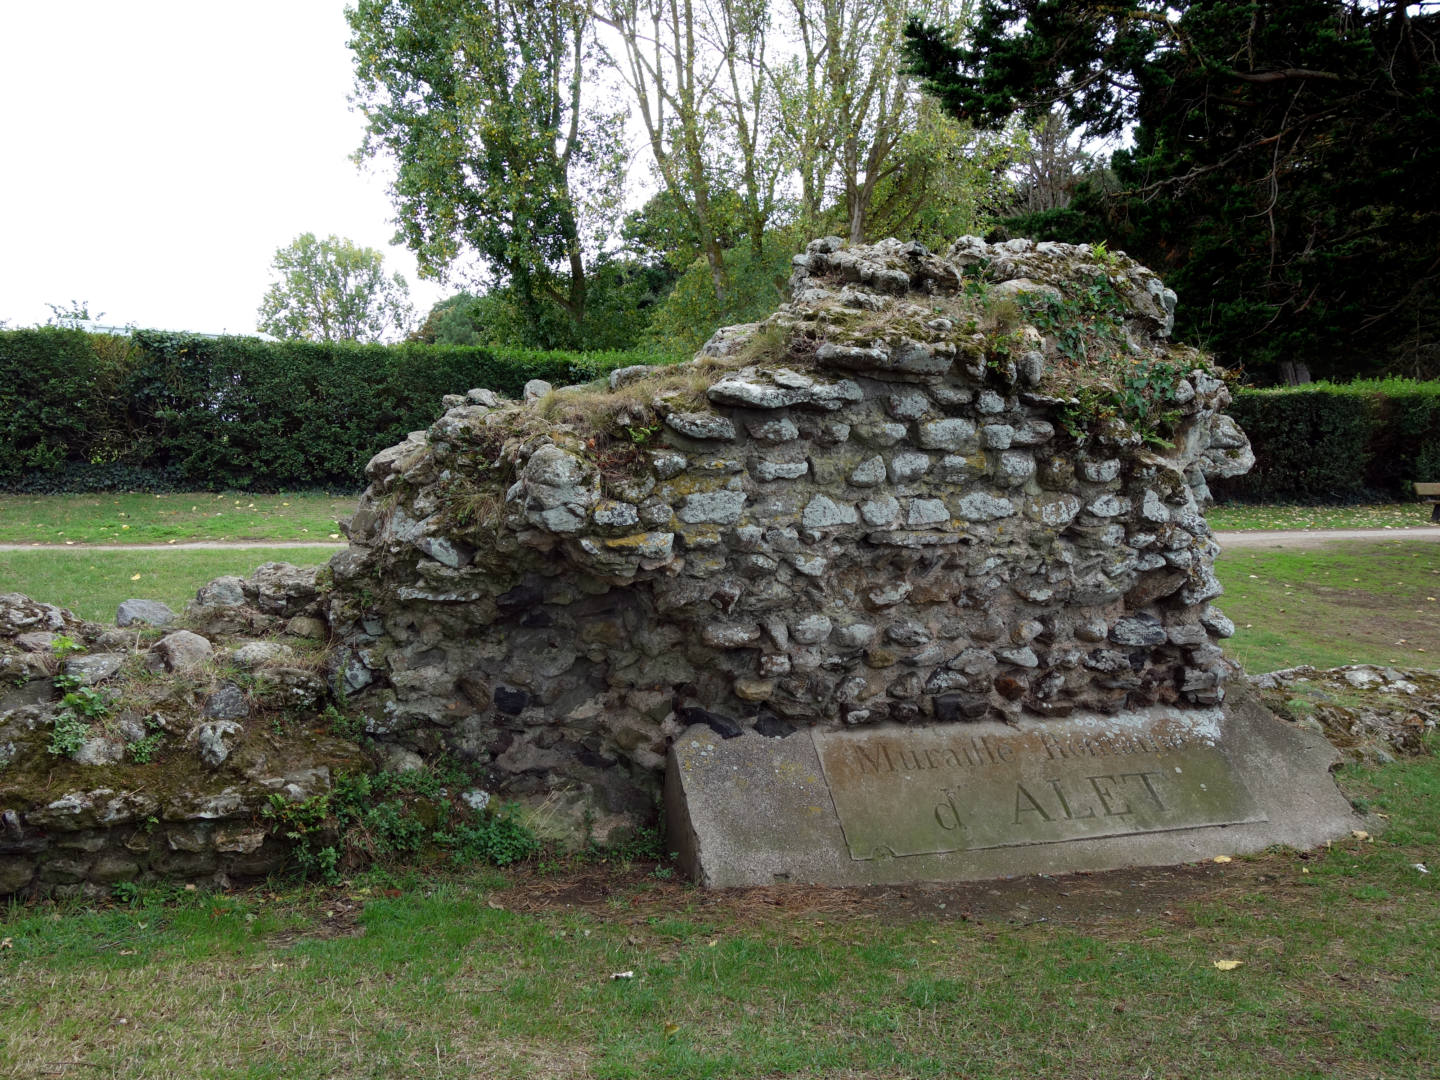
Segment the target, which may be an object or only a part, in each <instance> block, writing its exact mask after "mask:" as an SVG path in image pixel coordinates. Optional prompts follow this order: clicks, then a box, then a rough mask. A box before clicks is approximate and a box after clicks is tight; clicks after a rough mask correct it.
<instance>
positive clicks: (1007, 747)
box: [814, 718, 1265, 860]
mask: <svg viewBox="0 0 1440 1080" xmlns="http://www.w3.org/2000/svg"><path fill="white" fill-rule="evenodd" d="M967 730H968V731H973V730H974V728H973V727H972V728H969V729H965V728H959V727H956V726H954V725H947V726H945V727H939V728H919V729H908V730H906V729H888V730H881V731H872V732H816V733H815V735H814V739H815V747H816V750H817V752H818V753H819V756H820V762H821V765H822V767H823V768H824V771H825V777H826V780H827V781H828V783H829V786H830V790H831V794H832V796H833V798H834V803H835V810H836V813H837V814H838V816H839V819H840V826H841V829H842V831H843V832H844V834H845V842H846V845H847V846H848V848H849V852H850V857H851V858H852V859H857V860H866V859H876V858H888V857H904V856H907V855H930V854H942V853H945V852H956V851H976V850H982V849H986V848H999V847H1018V846H1027V845H1033V844H1053V843H1063V842H1066V841H1073V840H1088V839H1097V838H1100V837H1107V836H1124V835H1128V834H1132V833H1146V832H1169V831H1175V830H1183V829H1194V828H1200V827H1204V826H1209V825H1236V824H1241V823H1245V822H1254V821H1264V820H1265V817H1264V815H1263V814H1261V813H1259V811H1258V810H1257V809H1256V806H1255V803H1254V800H1253V799H1252V798H1251V796H1250V793H1249V792H1248V791H1247V790H1246V789H1245V786H1244V784H1243V783H1242V782H1241V780H1240V777H1239V776H1238V775H1237V774H1236V772H1235V769H1234V767H1233V766H1232V765H1231V763H1230V761H1229V760H1228V759H1227V758H1226V757H1225V755H1224V754H1223V753H1222V752H1221V750H1220V749H1219V748H1218V747H1217V746H1216V745H1215V742H1214V739H1213V736H1212V735H1211V734H1210V732H1209V730H1208V728H1207V724H1206V723H1205V721H1203V720H1202V721H1200V722H1196V721H1194V720H1181V719H1179V718H1159V719H1147V721H1146V722H1145V723H1143V724H1129V725H1117V726H1114V727H1096V728H1095V729H1094V730H1087V731H1085V732H1082V733H1077V732H1075V731H1073V730H1071V731H1067V732H1065V733H1064V734H1055V733H1052V732H1047V731H1042V730H1031V731H1013V730H1009V729H1004V728H996V729H994V730H992V731H990V732H988V733H985V734H969V733H967Z"/></svg>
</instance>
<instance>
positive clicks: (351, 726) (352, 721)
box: [320, 705, 367, 743]
mask: <svg viewBox="0 0 1440 1080" xmlns="http://www.w3.org/2000/svg"><path fill="white" fill-rule="evenodd" d="M320 720H321V722H322V723H324V724H325V726H326V727H327V728H329V730H330V734H331V735H334V736H336V737H337V738H341V739H349V740H350V741H351V742H357V743H358V742H360V741H362V740H363V739H365V738H366V737H367V736H366V733H365V718H364V717H363V716H346V715H345V714H344V713H343V712H341V711H340V710H339V709H337V708H336V707H335V706H334V705H326V706H325V711H324V712H322V713H321V714H320Z"/></svg>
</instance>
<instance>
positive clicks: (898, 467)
mask: <svg viewBox="0 0 1440 1080" xmlns="http://www.w3.org/2000/svg"><path fill="white" fill-rule="evenodd" d="M930 464H931V461H930V455H929V454H922V453H921V452H920V451H918V450H902V451H900V452H899V453H898V454H895V455H894V456H893V457H891V459H890V479H891V481H892V482H893V483H896V484H905V483H909V482H910V481H911V480H918V479H920V477H922V476H924V475H925V474H926V473H927V472H929V471H930Z"/></svg>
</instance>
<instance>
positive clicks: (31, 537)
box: [0, 492, 355, 544]
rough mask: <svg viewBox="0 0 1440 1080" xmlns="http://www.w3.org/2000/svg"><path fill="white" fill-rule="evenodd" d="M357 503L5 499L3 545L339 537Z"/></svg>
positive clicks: (235, 498)
mask: <svg viewBox="0 0 1440 1080" xmlns="http://www.w3.org/2000/svg"><path fill="white" fill-rule="evenodd" d="M354 512H355V499H354V498H346V497H337V496H333V495H311V494H306V495H285V494H281V495H243V494H234V493H228V494H224V495H216V494H214V493H212V492H190V493H180V494H172V495H146V494H136V493H126V494H118V493H105V494H95V495H0V543H4V544H33V543H39V544H65V543H73V544H164V543H169V542H172V541H174V542H177V543H178V542H184V541H188V540H317V541H326V540H338V539H340V536H339V530H338V529H337V527H336V524H335V522H336V520H337V519H338V518H342V517H348V516H349V515H350V514H353V513H354Z"/></svg>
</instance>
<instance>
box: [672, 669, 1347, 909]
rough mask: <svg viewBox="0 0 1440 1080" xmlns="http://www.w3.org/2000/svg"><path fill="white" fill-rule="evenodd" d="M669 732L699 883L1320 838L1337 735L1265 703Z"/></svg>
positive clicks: (1334, 820) (679, 820)
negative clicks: (730, 732) (1014, 719)
mask: <svg viewBox="0 0 1440 1080" xmlns="http://www.w3.org/2000/svg"><path fill="white" fill-rule="evenodd" d="M1232 697H1233V698H1234V699H1235V700H1231V701H1227V702H1226V704H1225V706H1224V707H1223V708H1209V709H1205V708H1201V709H1196V708H1177V707H1166V706H1153V707H1151V708H1147V709H1143V710H1137V711H1134V712H1128V713H1120V714H1118V715H1115V716H1099V715H1074V716H1070V717H1067V718H1064V719H1060V720H1056V719H1050V720H1045V721H1040V720H1034V721H1025V720H1022V721H1021V722H1020V723H1019V724H1018V725H1015V726H1009V725H1006V724H1003V723H998V722H989V721H980V722H975V723H959V724H934V725H928V726H914V727H898V726H886V727H875V728H861V729H853V730H825V729H814V730H812V731H797V732H795V733H794V734H791V735H789V736H787V737H784V738H767V737H765V736H763V735H760V734H759V733H756V732H750V733H746V734H744V735H741V736H738V737H736V738H730V739H725V738H721V737H720V736H719V735H717V734H716V733H715V732H714V731H711V730H710V729H709V728H706V727H703V726H694V727H691V728H690V729H689V730H687V731H686V732H684V733H683V734H682V735H680V736H679V737H678V738H677V739H676V740H675V742H674V743H673V744H672V746H671V750H670V757H669V762H668V766H667V774H666V785H665V805H666V817H667V822H668V827H669V842H670V849H671V850H672V851H676V852H678V853H679V856H680V864H681V866H683V867H684V868H685V869H686V871H687V872H688V873H690V874H691V876H693V877H694V878H695V879H696V880H698V881H700V882H701V883H702V884H704V885H707V886H733V885H769V884H774V883H801V882H815V883H824V884H831V885H873V884H886V883H898V882H906V881H965V880H976V879H983V878H987V877H999V876H1005V875H1012V874H1028V873H1046V874H1060V873H1066V872H1069V871H1074V870H1104V869H1109V868H1113V867H1122V866H1137V865H1140V866H1154V865H1163V864H1167V863H1179V862H1189V861H1193V860H1196V859H1205V858H1211V857H1213V856H1215V855H1221V854H1239V853H1242V852H1246V851H1261V850H1264V849H1265V848H1266V847H1269V846H1271V845H1273V844H1286V845H1289V846H1291V847H1296V848H1307V847H1313V846H1315V845H1317V844H1321V843H1324V842H1325V841H1327V840H1330V839H1333V838H1335V837H1337V836H1344V835H1346V833H1347V832H1348V831H1349V829H1350V828H1352V827H1353V826H1354V821H1355V818H1354V812H1353V810H1352V809H1351V807H1350V805H1349V803H1348V801H1347V800H1346V799H1345V798H1344V796H1343V795H1341V794H1340V792H1339V790H1338V789H1337V788H1336V787H1335V783H1334V780H1333V779H1332V778H1331V777H1330V773H1329V770H1330V768H1331V766H1332V765H1333V764H1334V762H1335V761H1336V758H1337V755H1336V754H1335V751H1334V749H1333V748H1332V747H1331V746H1330V745H1329V744H1328V743H1326V742H1325V741H1324V739H1322V738H1320V737H1319V736H1316V735H1313V734H1311V733H1310V732H1306V731H1303V730H1300V729H1297V728H1295V727H1294V726H1293V725H1289V724H1286V723H1284V722H1282V721H1280V720H1278V719H1276V718H1275V717H1274V716H1273V715H1271V714H1270V713H1269V712H1268V711H1266V710H1265V709H1264V708H1263V707H1261V706H1260V705H1259V704H1258V703H1257V702H1255V701H1254V700H1253V699H1251V698H1248V697H1243V696H1242V695H1240V694H1235V695H1232Z"/></svg>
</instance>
